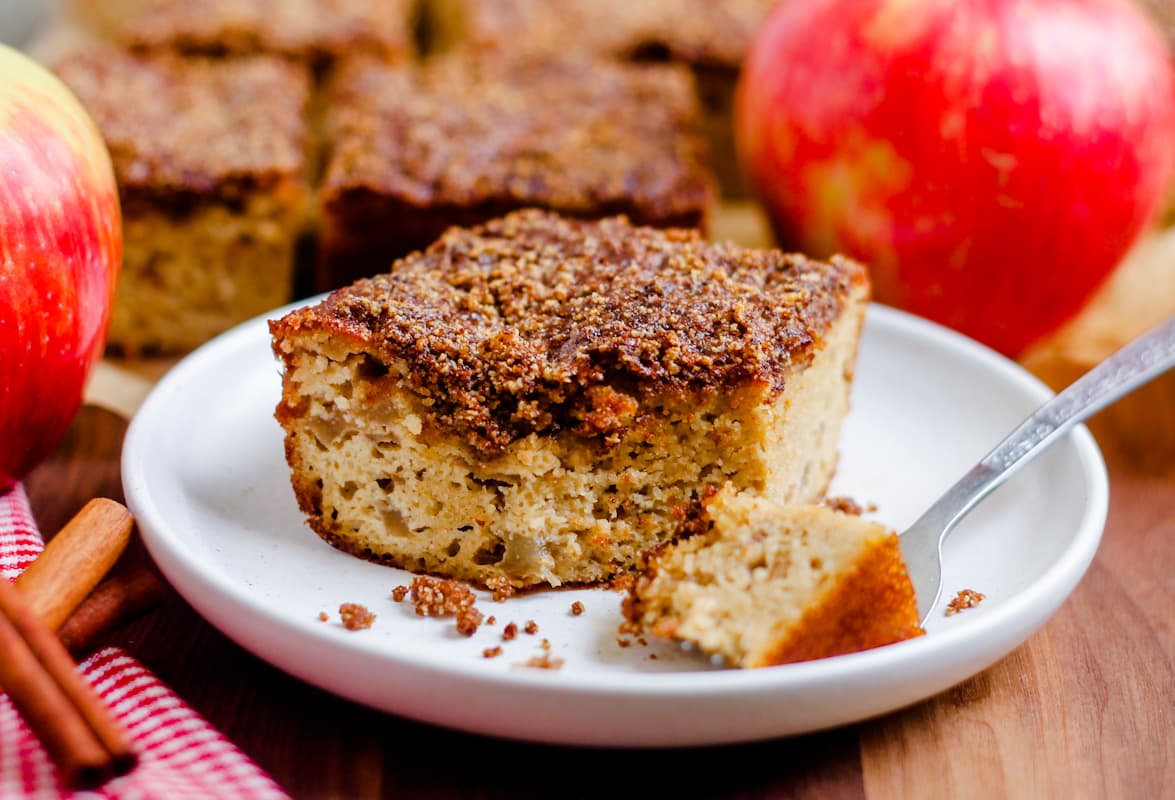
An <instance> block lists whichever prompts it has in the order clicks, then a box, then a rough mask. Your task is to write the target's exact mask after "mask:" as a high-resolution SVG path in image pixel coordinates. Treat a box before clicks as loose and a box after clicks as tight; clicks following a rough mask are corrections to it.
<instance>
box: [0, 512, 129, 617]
mask: <svg viewBox="0 0 1175 800" xmlns="http://www.w3.org/2000/svg"><path fill="white" fill-rule="evenodd" d="M133 527H134V518H133V517H132V516H131V513H130V512H129V511H128V510H127V509H126V507H125V506H123V505H122V504H121V503H117V502H115V501H114V500H108V499H106V498H102V497H100V498H97V499H95V500H91V501H90V502H89V503H87V504H86V505H85V507H84V508H83V509H82V510H81V511H79V512H78V513H77V515H76V516H75V517H74V518H73V519H71V520H70V521H69V522H67V523H66V525H65V527H64V528H62V529H61V530H60V531H59V532H58V534H57V535H56V536H54V537H53V538H52V539H50V540H49V543H48V544H47V545H46V546H45V550H44V552H42V553H41V554H40V555H39V556H37V558H36V559H35V560H34V561H33V563H32V564H30V565H29V567H28V569H26V570H25V571H24V573H22V574H21V575H20V577H18V578H17V579H16V586H17V587H18V588H19V589H20V590H21V592H23V593H24V595H25V597H26V598H27V600H26V602H27V603H28V604H29V605H30V606H31V607H32V609H33V611H34V613H36V615H37V616H39V617H40V618H41V619H43V620H45V622H46V624H48V626H49V627H50V629H52V630H57V629H58V628H60V627H61V625H62V623H64V622H65V621H66V620H67V619H68V618H69V616H70V614H72V613H73V612H74V609H76V608H77V607H78V605H80V604H81V602H82V601H83V600H84V599H85V598H86V596H87V595H88V594H90V592H92V591H93V590H94V587H95V586H97V585H98V582H99V581H101V580H102V578H103V577H105V575H106V573H107V572H109V571H110V568H111V567H113V566H114V563H115V562H116V561H118V558H119V556H121V555H122V552H123V551H124V550H125V549H126V546H127V543H128V542H129V541H130V538H131V530H132V529H133Z"/></svg>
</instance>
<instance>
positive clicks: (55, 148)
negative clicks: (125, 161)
mask: <svg viewBox="0 0 1175 800" xmlns="http://www.w3.org/2000/svg"><path fill="white" fill-rule="evenodd" d="M121 260H122V223H121V216H120V214H119V204H118V191H117V187H116V185H115V180H114V172H113V170H112V168H111V163H110V155H109V153H108V152H107V150H106V146H105V144H104V143H103V140H102V137H101V135H100V134H99V133H98V130H97V129H96V128H95V126H94V123H93V121H92V120H91V119H90V117H89V116H88V115H87V114H86V112H85V110H84V109H83V108H82V106H81V105H80V104H79V103H78V101H77V100H76V99H75V98H74V96H73V95H72V94H71V93H70V91H69V90H68V89H67V88H66V87H65V85H64V84H62V83H61V82H60V81H59V80H58V79H57V78H55V77H54V76H53V75H51V74H50V73H49V72H48V71H47V70H45V69H44V68H43V67H41V66H40V65H38V64H36V63H35V62H33V61H32V60H30V59H29V58H27V57H26V56H24V55H21V54H20V53H18V52H16V51H15V50H12V49H10V48H7V47H4V46H3V45H0V492H3V491H6V490H7V489H9V488H11V487H12V485H13V484H14V483H15V482H16V481H17V480H19V479H20V478H21V477H22V476H24V475H25V474H26V473H27V472H28V471H29V470H30V469H32V467H33V466H35V465H36V464H37V463H38V462H39V461H41V459H43V458H44V457H45V456H46V455H48V453H49V452H50V450H52V449H53V447H54V445H56V444H57V442H58V440H60V438H61V437H62V435H63V434H64V433H65V431H66V429H67V428H68V427H69V424H70V422H71V421H72V420H73V418H74V416H75V415H76V414H77V411H78V409H79V408H80V406H81V403H82V394H83V391H84V388H85V383H86V378H87V376H88V375H89V372H90V369H91V368H92V367H93V366H94V363H95V362H96V361H97V360H98V358H99V357H100V356H101V354H102V350H103V348H104V346H105V343H106V330H107V326H108V324H109V320H110V308H111V305H112V303H113V300H114V291H115V286H116V283H117V280H118V273H119V267H120V264H121Z"/></svg>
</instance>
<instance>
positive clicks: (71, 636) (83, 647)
mask: <svg viewBox="0 0 1175 800" xmlns="http://www.w3.org/2000/svg"><path fill="white" fill-rule="evenodd" d="M165 593H166V589H165V587H164V585H163V582H162V581H161V580H160V579H159V577H158V576H157V575H156V574H155V572H154V571H153V570H152V569H150V568H149V567H147V566H144V565H137V566H135V567H132V568H130V569H127V570H122V568H121V567H120V571H117V572H115V574H114V575H113V576H111V577H110V578H108V579H107V580H105V581H103V582H102V583H100V584H99V585H98V588H97V589H95V590H94V591H93V592H92V593H91V594H90V596H89V597H87V598H86V600H85V602H83V603H82V604H81V605H80V606H78V608H77V610H76V611H74V612H73V615H72V616H70V618H69V619H67V620H66V621H65V624H64V625H62V626H61V628H60V629H58V631H57V637H58V638H59V639H61V643H62V644H64V645H65V647H66V649H67V650H69V651H70V652H71V653H74V654H75V655H78V654H81V653H85V652H86V651H88V650H89V649H90V648H91V646H92V645H93V644H94V642H95V641H96V640H97V639H98V638H99V637H100V636H102V634H104V633H106V632H107V631H110V630H113V629H115V628H117V627H119V626H121V625H125V624H126V623H128V622H130V621H131V620H133V619H135V618H136V617H138V616H139V615H140V614H143V613H145V612H146V611H149V610H150V609H152V608H154V607H155V606H156V605H157V604H158V603H159V602H160V601H161V600H162V599H163V596H164V594H165Z"/></svg>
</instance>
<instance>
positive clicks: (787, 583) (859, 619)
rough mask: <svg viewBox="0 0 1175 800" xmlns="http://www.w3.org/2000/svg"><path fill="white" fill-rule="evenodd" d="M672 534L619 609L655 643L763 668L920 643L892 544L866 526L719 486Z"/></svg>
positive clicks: (887, 534)
mask: <svg viewBox="0 0 1175 800" xmlns="http://www.w3.org/2000/svg"><path fill="white" fill-rule="evenodd" d="M681 533H682V534H683V536H684V537H685V538H682V539H680V540H678V541H676V542H674V543H672V544H667V545H665V546H663V547H661V548H660V549H658V550H655V551H654V552H653V553H652V554H650V555H649V556H648V557H647V565H646V567H645V570H644V572H643V573H642V574H641V575H639V576H638V577H637V579H636V581H635V582H634V584H633V586H632V588H631V590H630V594H629V596H628V597H627V598H626V599H625V602H624V614H625V616H626V617H627V618H628V620H629V622H630V623H633V624H635V625H636V626H637V627H639V628H640V629H641V630H643V631H646V632H648V633H651V634H653V635H654V636H660V637H664V638H668V639H675V640H678V641H682V642H688V643H690V644H692V645H694V646H696V647H697V648H698V649H699V650H701V651H702V652H703V653H708V654H710V655H712V656H720V657H721V658H722V659H723V660H724V661H725V662H726V663H727V664H729V665H730V666H738V667H766V666H771V665H773V664H787V663H790V662H794V661H810V660H812V659H816V658H827V657H828V656H836V655H843V654H845V653H853V652H857V651H859V650H868V649H870V648H874V647H880V646H882V645H886V644H893V643H894V642H900V641H902V640H904V639H910V638H912V637H915V636H920V635H922V628H921V627H920V626H919V621H918V604H917V602H916V601H915V598H914V587H913V584H912V583H911V582H910V576H909V574H908V573H907V572H906V565H905V562H904V561H903V560H902V554H901V550H900V549H899V547H898V537H897V534H896V533H893V532H892V531H890V530H888V529H887V528H886V527H885V526H883V525H879V524H877V523H876V522H870V521H868V520H864V519H862V518H860V517H858V516H854V515H851V514H845V513H843V512H840V511H835V510H833V509H830V508H827V507H825V506H816V505H798V506H780V505H777V504H775V503H772V502H771V501H769V500H766V499H764V498H761V497H755V496H753V495H751V494H749V493H746V492H736V491H735V490H734V489H733V487H731V486H726V487H724V488H723V489H722V491H720V492H718V493H717V494H714V495H712V496H709V497H706V498H704V499H703V500H702V502H700V503H696V504H694V505H693V507H692V508H691V509H690V511H689V512H688V513H687V514H686V516H685V518H684V519H683V521H682V526H681Z"/></svg>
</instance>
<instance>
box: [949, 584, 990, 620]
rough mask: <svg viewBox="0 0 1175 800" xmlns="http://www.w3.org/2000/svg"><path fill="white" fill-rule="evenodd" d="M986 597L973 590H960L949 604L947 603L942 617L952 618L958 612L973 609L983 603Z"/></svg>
mask: <svg viewBox="0 0 1175 800" xmlns="http://www.w3.org/2000/svg"><path fill="white" fill-rule="evenodd" d="M985 597H986V595H984V594H981V593H979V592H977V591H975V590H974V589H960V590H959V593H958V594H957V595H955V596H954V597H953V598H952V599H951V602H949V603H947V608H946V611H945V612H943V614H944V616H948V617H953V616H954V615H955V614H958V613H959V612H960V611H966V610H967V609H968V608H975V606H977V605H979V604H980V603H982V602H983V600H984V598H985Z"/></svg>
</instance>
